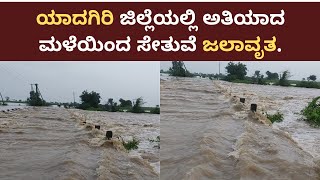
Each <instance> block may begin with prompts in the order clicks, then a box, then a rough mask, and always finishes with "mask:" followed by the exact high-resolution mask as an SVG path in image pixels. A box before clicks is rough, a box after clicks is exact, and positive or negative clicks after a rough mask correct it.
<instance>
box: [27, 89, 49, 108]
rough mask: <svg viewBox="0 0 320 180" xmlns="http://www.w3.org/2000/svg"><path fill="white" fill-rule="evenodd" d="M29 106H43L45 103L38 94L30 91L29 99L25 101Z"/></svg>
mask: <svg viewBox="0 0 320 180" xmlns="http://www.w3.org/2000/svg"><path fill="white" fill-rule="evenodd" d="M27 104H28V105H29V106H45V105H46V102H45V101H44V100H43V99H41V97H40V94H39V93H37V92H35V91H30V97H29V98H28V99H27Z"/></svg>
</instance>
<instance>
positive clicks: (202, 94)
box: [160, 78, 319, 180]
mask: <svg viewBox="0 0 320 180" xmlns="http://www.w3.org/2000/svg"><path fill="white" fill-rule="evenodd" d="M239 86H240V87H242V88H240V87H239ZM268 88H271V89H269V90H268V89H266V88H262V87H256V86H246V85H238V84H230V83H223V82H220V81H210V80H205V79H196V78H163V79H162V80H161V151H160V153H161V161H160V162H161V163H160V164H161V175H160V177H161V179H257V178H259V179H297V180H299V179H319V161H318V159H317V157H316V155H315V154H312V153H310V152H314V151H307V150H306V149H308V148H305V149H304V148H303V147H302V146H303V144H299V143H298V142H297V140H296V139H295V138H293V137H292V135H291V134H290V132H288V131H286V130H288V129H289V130H290V129H291V131H294V130H292V128H296V129H297V130H299V131H303V129H304V130H305V131H304V133H307V132H310V131H317V130H314V129H313V128H311V127H310V126H307V125H306V124H303V125H301V126H298V125H297V124H299V123H305V122H300V121H298V123H297V124H295V126H297V127H293V126H290V127H289V126H288V124H290V123H286V122H287V121H288V119H290V121H297V120H294V119H293V118H292V116H290V117H288V114H294V112H291V113H285V117H286V119H285V120H284V122H283V124H282V125H281V128H279V127H278V126H279V125H278V126H273V125H270V124H268V121H267V120H266V119H265V118H263V116H261V114H260V112H261V108H259V110H258V113H256V114H254V113H251V112H250V111H249V108H250V107H249V106H250V102H253V101H254V102H256V103H258V104H260V103H261V102H260V101H259V100H258V99H260V100H261V99H264V100H265V101H263V102H264V103H267V104H268V103H269V104H273V106H272V107H273V108H270V109H269V108H268V107H267V106H264V108H265V109H264V110H265V111H266V110H267V109H269V110H270V111H274V108H276V107H277V105H276V103H274V102H273V99H272V98H271V99H269V100H268V102H267V101H266V99H265V96H268V93H269V91H272V93H273V94H270V97H276V96H275V95H274V94H277V91H275V90H272V88H273V87H268ZM276 88H277V87H276ZM256 89H259V90H260V93H255V94H254V93H251V91H253V92H254V91H255V90H256ZM238 91H241V93H243V92H246V93H247V94H241V95H240V94H239V93H238ZM296 91H301V92H300V93H296V94H297V96H299V97H300V99H299V100H297V101H298V102H299V101H302V102H303V103H305V101H307V100H301V99H304V98H305V96H302V94H303V93H302V92H303V91H304V89H301V90H300V89H299V90H296V89H294V90H293V92H296ZM237 93H238V94H237ZM278 93H279V94H278V96H287V95H288V93H285V94H284V93H283V91H278ZM289 94H290V93H289ZM237 95H238V96H237ZM244 95H247V96H246V98H247V100H246V101H247V103H245V104H241V103H240V102H239V100H238V99H239V98H240V96H241V97H242V96H244ZM255 96H257V97H256V98H255ZM268 97H269V96H268ZM283 99H288V98H285V97H283V98H282V100H283ZM289 99H290V98H289ZM269 101H270V102H269ZM295 103H297V102H295ZM278 107H279V106H278ZM297 109H299V108H296V109H294V110H297ZM291 110H293V109H291ZM259 114H260V115H259ZM286 127H288V128H286ZM300 133H301V134H303V132H300ZM309 142H311V141H309ZM312 143H313V145H308V147H314V148H316V147H317V144H316V142H312Z"/></svg>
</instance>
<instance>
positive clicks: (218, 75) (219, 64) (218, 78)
mask: <svg viewBox="0 0 320 180" xmlns="http://www.w3.org/2000/svg"><path fill="white" fill-rule="evenodd" d="M218 80H220V61H219V75H218Z"/></svg>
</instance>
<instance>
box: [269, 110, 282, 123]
mask: <svg viewBox="0 0 320 180" xmlns="http://www.w3.org/2000/svg"><path fill="white" fill-rule="evenodd" d="M267 118H268V119H269V120H270V121H271V122H272V123H274V122H281V121H283V114H282V113H280V112H277V113H275V114H272V115H270V114H268V113H267Z"/></svg>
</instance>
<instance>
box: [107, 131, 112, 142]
mask: <svg viewBox="0 0 320 180" xmlns="http://www.w3.org/2000/svg"><path fill="white" fill-rule="evenodd" d="M106 137H107V139H108V140H109V139H111V138H112V131H107V132H106Z"/></svg>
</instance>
